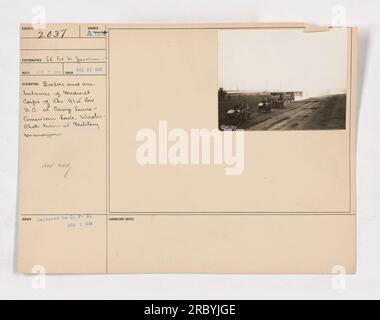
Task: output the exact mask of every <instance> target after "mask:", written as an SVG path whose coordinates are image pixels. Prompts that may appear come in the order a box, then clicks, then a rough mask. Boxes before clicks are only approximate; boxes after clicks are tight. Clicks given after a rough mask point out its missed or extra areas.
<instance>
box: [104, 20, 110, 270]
mask: <svg viewBox="0 0 380 320" xmlns="http://www.w3.org/2000/svg"><path fill="white" fill-rule="evenodd" d="M104 30H105V31H107V33H106V34H105V36H106V68H107V70H106V74H107V76H106V116H107V119H106V273H108V260H109V259H108V211H109V210H108V206H109V200H108V195H109V185H108V181H109V159H108V158H109V143H108V141H109V140H108V139H109V101H110V93H109V70H110V69H109V33H108V29H107V26H105V29H104Z"/></svg>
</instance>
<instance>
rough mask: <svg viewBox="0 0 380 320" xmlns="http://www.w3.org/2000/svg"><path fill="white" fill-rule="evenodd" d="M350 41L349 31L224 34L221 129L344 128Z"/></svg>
mask: <svg viewBox="0 0 380 320" xmlns="http://www.w3.org/2000/svg"><path fill="white" fill-rule="evenodd" d="M347 43H348V41H347V29H345V28H338V29H329V30H328V31H324V32H312V33H308V32H304V31H303V30H302V29H293V28H289V29H250V30H239V31H237V30H224V31H219V44H218V50H219V52H218V57H219V58H218V82H219V88H218V113H219V115H218V122H219V129H220V130H237V129H242V130H252V131H253V130H336V129H345V127H346V105H347V101H346V93H347V84H348V79H347V74H348V73H347V70H348V65H347V63H348V60H347V53H348V48H347Z"/></svg>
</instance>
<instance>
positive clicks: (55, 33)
mask: <svg viewBox="0 0 380 320" xmlns="http://www.w3.org/2000/svg"><path fill="white" fill-rule="evenodd" d="M66 31H67V29H62V30H50V31H47V32H46V31H45V32H44V31H38V37H37V39H41V38H63V37H64V36H65V33H66Z"/></svg>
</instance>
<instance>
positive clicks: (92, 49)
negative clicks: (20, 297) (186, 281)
mask: <svg viewBox="0 0 380 320" xmlns="http://www.w3.org/2000/svg"><path fill="white" fill-rule="evenodd" d="M20 35H21V42H20V47H21V49H20V169H19V171H20V174H19V176H20V178H19V216H20V219H19V270H20V271H21V272H24V273H32V272H35V271H36V270H39V271H41V270H42V271H44V272H47V273H323V274H327V273H332V272H336V270H340V271H342V270H343V272H346V273H353V272H355V268H356V210H355V136H356V134H355V132H356V91H355V83H356V51H357V48H356V46H357V42H356V29H355V28H313V27H310V26H309V27H308V26H305V25H303V24H217V25H215V24H210V25H208V24H204V25H115V24H110V25H102V24H59V25H58V24H49V25H46V26H32V25H28V24H23V25H21V30H20Z"/></svg>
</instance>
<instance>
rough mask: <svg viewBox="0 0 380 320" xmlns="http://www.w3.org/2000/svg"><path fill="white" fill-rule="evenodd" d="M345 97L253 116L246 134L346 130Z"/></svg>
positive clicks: (296, 104) (301, 103) (289, 105)
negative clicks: (264, 131) (275, 131)
mask: <svg viewBox="0 0 380 320" xmlns="http://www.w3.org/2000/svg"><path fill="white" fill-rule="evenodd" d="M345 123H346V96H345V95H343V94H342V95H331V96H324V97H319V98H313V99H306V100H301V101H295V102H291V103H287V104H286V105H285V107H284V108H282V109H272V112H271V113H265V114H263V113H258V112H257V109H256V110H255V111H254V112H252V114H251V118H250V120H248V121H247V122H246V123H244V125H243V126H242V129H245V130H323V129H344V128H345Z"/></svg>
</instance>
